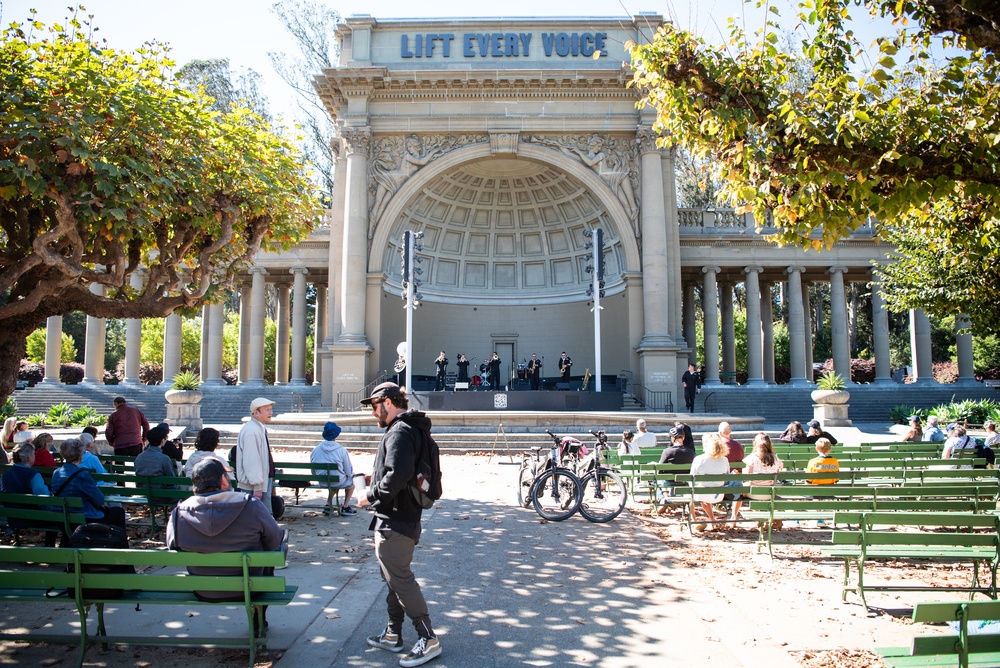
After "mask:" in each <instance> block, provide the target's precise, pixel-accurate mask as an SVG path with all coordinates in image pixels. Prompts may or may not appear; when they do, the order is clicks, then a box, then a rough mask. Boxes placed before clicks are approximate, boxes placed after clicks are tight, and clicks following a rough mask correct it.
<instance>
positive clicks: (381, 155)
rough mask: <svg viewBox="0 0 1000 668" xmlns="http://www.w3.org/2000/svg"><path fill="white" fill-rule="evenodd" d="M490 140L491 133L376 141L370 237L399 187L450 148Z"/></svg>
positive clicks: (371, 174) (371, 167)
mask: <svg viewBox="0 0 1000 668" xmlns="http://www.w3.org/2000/svg"><path fill="white" fill-rule="evenodd" d="M486 141H489V138H488V136H487V135H485V134H483V135H422V136H417V135H407V136H406V137H399V136H392V137H383V138H380V139H377V140H375V141H374V142H372V151H371V159H370V161H369V163H368V175H369V178H368V193H369V202H370V203H371V204H370V205H369V209H368V220H369V226H368V238H369V239H371V238H372V237H373V236H374V235H375V223H376V221H378V219H379V217H380V216H381V215H382V212H383V211H384V210H385V207H386V205H387V204H388V203H389V200H391V199H392V196H393V195H395V194H396V191H398V190H399V189H400V187H401V186H402V185H403V184H404V183H405V182H406V181H407V179H409V178H410V177H411V176H413V175H414V174H416V173H417V171H418V170H419V169H420V168H421V167H424V166H426V165H427V164H428V163H429V162H431V161H432V160H434V159H435V158H438V157H440V156H442V155H444V154H446V153H449V152H450V151H454V150H455V149H458V148H462V147H463V146H468V145H469V144H479V143H483V142H486Z"/></svg>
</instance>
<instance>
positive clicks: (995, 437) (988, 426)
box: [983, 420, 1000, 449]
mask: <svg viewBox="0 0 1000 668" xmlns="http://www.w3.org/2000/svg"><path fill="white" fill-rule="evenodd" d="M983 429H985V430H986V440H985V441H983V445H985V446H986V447H988V448H994V449H996V446H998V445H1000V433H997V423H996V422H994V421H993V420H987V421H986V423H985V424H984V425H983Z"/></svg>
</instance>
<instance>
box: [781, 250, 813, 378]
mask: <svg viewBox="0 0 1000 668" xmlns="http://www.w3.org/2000/svg"><path fill="white" fill-rule="evenodd" d="M786 272H787V273H788V363H789V366H790V367H791V369H790V375H791V378H790V380H789V384H790V385H806V384H807V383H808V382H810V380H811V378H812V376H811V375H809V374H808V373H807V372H806V336H808V333H807V331H806V326H805V317H804V315H803V307H804V302H806V301H808V299H809V298H808V296H806V297H803V295H802V293H803V290H802V267H789V268H788V269H787V270H786ZM809 369H810V371H811V369H812V367H809Z"/></svg>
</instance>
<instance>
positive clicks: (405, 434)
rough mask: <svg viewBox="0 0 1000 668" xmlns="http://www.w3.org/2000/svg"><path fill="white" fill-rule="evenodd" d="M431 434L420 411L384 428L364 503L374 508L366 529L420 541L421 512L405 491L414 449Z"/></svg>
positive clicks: (413, 470)
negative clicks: (384, 530)
mask: <svg viewBox="0 0 1000 668" xmlns="http://www.w3.org/2000/svg"><path fill="white" fill-rule="evenodd" d="M430 431H431V421H430V419H429V418H428V417H427V416H426V415H425V414H424V413H422V412H420V411H416V410H411V411H407V412H405V413H402V414H400V415H399V416H398V417H397V418H396V419H395V420H393V421H392V423H391V424H390V425H389V426H388V427H386V429H385V434H384V435H383V436H382V441H381V442H380V443H379V446H378V452H377V453H376V454H375V465H374V467H373V468H372V484H371V486H370V487H369V488H368V501H370V502H371V504H372V507H373V508H374V509H375V518H374V519H373V520H372V524H371V526H370V527H369V529H374V530H379V529H390V530H392V531H396V532H398V533H401V534H403V535H404V536H408V537H410V538H412V539H413V540H414V542H417V541H419V540H420V516H421V513H422V512H423V509H422V508H421V507H420V506H418V505H417V504H416V502H414V500H413V498H412V497H411V496H410V494H409V493H408V492H407V486H408V485H409V484H410V482H412V481H413V478H414V476H415V474H416V459H417V448H418V447H420V445H421V443H422V441H421V439H422V438H423V434H429V433H430Z"/></svg>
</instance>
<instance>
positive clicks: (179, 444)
mask: <svg viewBox="0 0 1000 668" xmlns="http://www.w3.org/2000/svg"><path fill="white" fill-rule="evenodd" d="M156 426H157V427H162V428H163V429H165V430H166V431H167V435H166V436H165V437H164V439H163V443H161V444H160V451H161V452H163V454H165V455H166V456H167V457H170V459H172V460H174V462H175V464H174V468H175V469H176V472H175V473H174V475H177V474H178V473H180V471H181V463H182V462H183V461H184V439H183V438H170V425H169V424H167V423H166V422H161V423H160V424H158V425H156Z"/></svg>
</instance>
